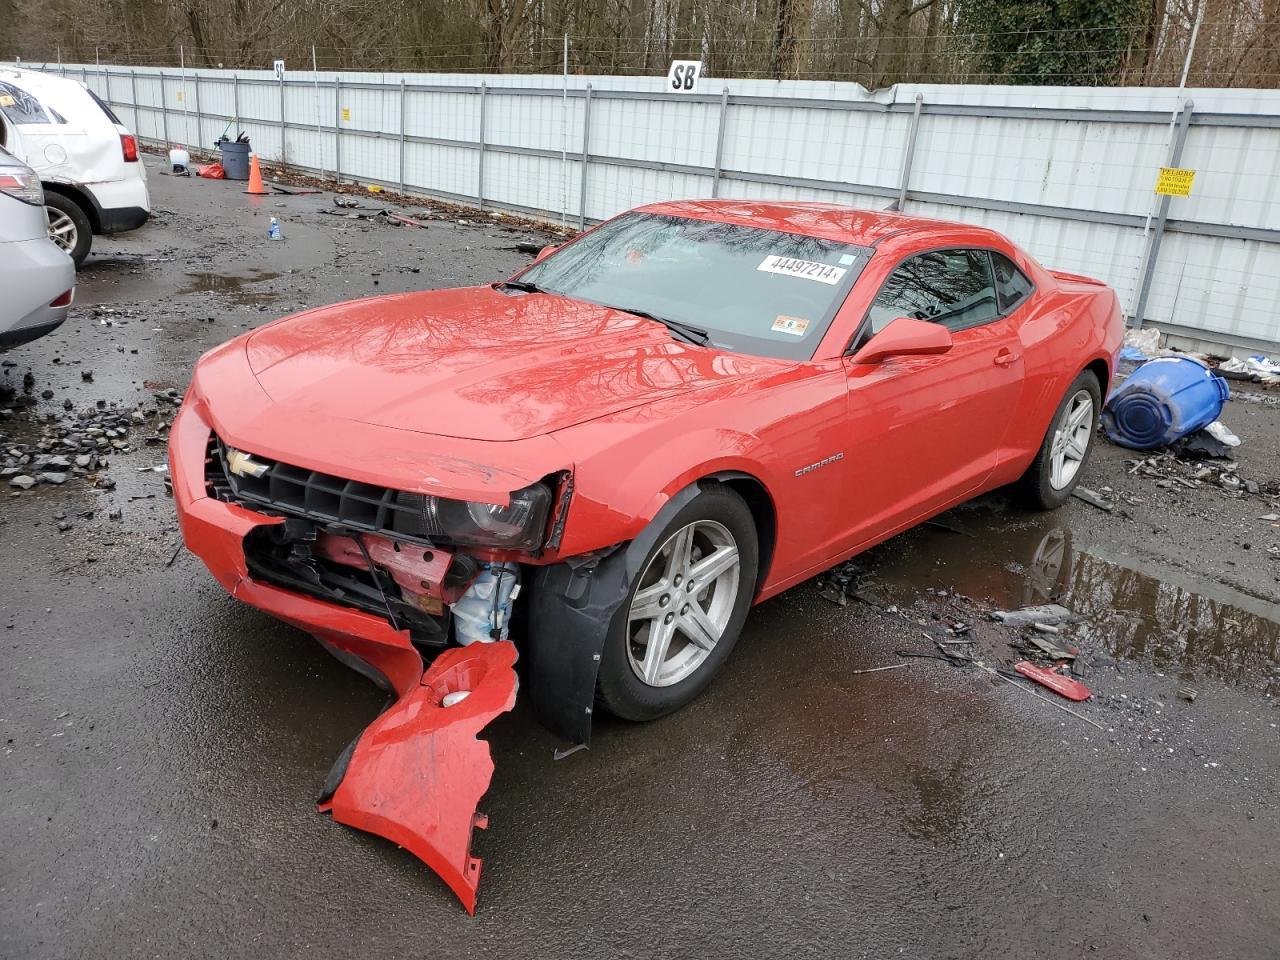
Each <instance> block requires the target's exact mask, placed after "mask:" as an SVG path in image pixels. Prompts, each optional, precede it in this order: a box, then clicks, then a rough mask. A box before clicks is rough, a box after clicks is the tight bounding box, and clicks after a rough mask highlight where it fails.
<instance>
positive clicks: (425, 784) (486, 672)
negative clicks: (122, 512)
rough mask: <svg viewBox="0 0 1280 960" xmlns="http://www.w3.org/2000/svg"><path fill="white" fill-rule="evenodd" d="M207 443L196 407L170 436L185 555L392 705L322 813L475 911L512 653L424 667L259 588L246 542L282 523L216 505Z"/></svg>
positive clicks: (512, 677) (354, 752)
mask: <svg viewBox="0 0 1280 960" xmlns="http://www.w3.org/2000/svg"><path fill="white" fill-rule="evenodd" d="M209 434H210V427H209V425H208V424H207V423H205V422H204V421H203V419H202V418H201V417H200V416H199V414H198V412H197V411H196V410H195V409H194V408H191V407H187V406H184V408H183V409H182V411H181V412H180V413H179V415H178V417H177V418H175V420H174V424H173V428H172V431H171V438H170V446H169V459H170V474H171V476H172V479H173V492H174V501H175V503H176V505H177V510H178V518H179V522H180V524H181V528H182V536H183V539H184V540H185V542H186V544H187V547H188V549H190V550H191V552H193V553H195V554H196V555H197V556H199V557H200V558H201V560H203V561H204V563H205V565H206V566H208V568H209V570H210V571H211V572H212V573H213V575H214V576H215V577H216V578H217V579H218V581H219V582H220V583H221V584H222V585H223V587H225V588H226V589H227V590H228V591H229V592H230V593H231V595H232V596H234V597H236V598H237V599H239V600H243V601H245V602H246V603H249V604H251V605H252V606H255V607H257V608H258V609H260V610H264V611H266V612H267V613H270V614H272V615H273V616H276V617H278V618H280V619H281V620H284V621H285V622H287V623H289V624H292V625H293V626H295V627H297V628H299V629H301V630H305V631H307V632H308V633H311V634H312V635H314V636H315V637H316V638H317V639H318V640H320V641H321V642H322V643H323V644H324V646H325V647H326V648H327V649H329V650H330V652H332V653H334V655H335V656H337V657H338V658H339V659H340V660H342V661H343V662H344V663H347V664H348V665H349V666H352V667H355V668H356V669H359V670H360V671H361V672H362V673H365V674H366V675H367V676H369V677H370V678H371V679H373V680H374V681H375V682H377V683H379V684H380V685H382V686H384V687H386V688H389V689H390V690H391V692H392V693H393V695H394V698H395V700H394V702H393V703H392V704H391V706H389V707H388V708H387V709H386V710H385V711H384V712H383V713H382V714H381V715H380V716H379V717H378V719H377V720H375V721H374V722H373V723H372V724H371V725H370V726H369V727H368V728H366V729H365V731H364V732H363V733H361V734H360V736H359V737H358V738H357V739H356V741H355V742H354V743H353V745H352V747H350V748H348V750H347V751H346V752H345V753H344V754H343V756H342V757H341V758H340V759H339V761H338V763H337V764H336V765H335V768H334V771H333V772H332V773H331V774H330V776H329V778H328V780H327V781H326V785H325V794H324V796H322V797H321V803H320V809H321V810H322V811H327V812H329V813H331V814H332V815H333V818H334V819H335V820H336V821H338V822H339V823H344V824H347V825H349V826H353V827H356V828H358V829H361V830H365V831H368V832H370V833H376V834H378V835H379V836H383V837H386V838H387V839H389V840H392V841H393V842H395V843H397V844H399V845H400V846H402V847H404V848H405V849H407V850H409V851H410V852H411V853H413V854H414V855H415V856H417V857H419V858H420V859H421V860H423V861H424V862H425V863H426V864H427V865H428V866H430V867H431V868H432V869H433V870H435V872H436V873H438V874H439V875H440V876H441V877H442V878H443V879H444V881H445V882H446V883H447V884H448V885H449V886H450V888H451V889H452V890H453V891H454V892H455V893H456V894H457V895H458V897H459V899H461V900H462V903H463V905H464V906H465V907H466V908H467V911H468V912H474V910H475V902H476V887H477V884H478V883H479V880H480V861H479V860H478V859H476V858H475V857H473V856H472V855H471V836H472V830H473V828H474V827H477V826H478V827H482V828H483V827H484V826H485V825H486V822H487V821H486V818H485V817H484V816H483V815H482V814H479V813H477V812H476V806H477V804H478V803H479V801H480V798H481V797H482V796H483V795H484V793H485V791H486V790H487V789H488V787H489V782H490V780H491V778H492V776H493V761H492V759H491V758H490V755H489V748H488V746H487V744H485V743H484V741H482V740H479V739H477V736H476V735H477V734H478V733H479V732H480V730H481V729H483V728H484V727H485V725H486V724H488V723H489V722H490V721H491V720H493V719H494V718H495V717H496V716H498V715H499V714H501V713H504V712H506V711H508V710H510V709H511V708H512V706H514V704H515V698H516V689H517V679H516V673H515V669H514V667H515V662H516V649H515V646H514V645H512V644H511V643H509V642H506V641H502V642H497V643H477V644H472V645H471V646H469V647H465V648H453V649H449V650H445V651H444V652H442V653H441V654H440V655H439V656H438V657H436V659H435V660H434V661H433V662H432V664H431V665H430V667H429V668H426V669H424V663H423V659H422V655H421V654H420V653H419V652H418V650H417V648H416V647H414V645H413V643H412V642H411V641H410V637H409V633H408V631H406V630H396V629H394V628H393V627H392V626H391V625H390V624H389V623H388V622H387V621H386V620H384V619H381V618H379V617H376V616H373V615H371V614H368V613H364V612H362V611H359V610H354V609H350V608H347V607H343V606H339V605H337V604H333V603H329V602H327V601H325V600H321V599H317V598H315V597H310V596H306V595H303V594H300V593H294V592H292V591H290V590H285V589H282V588H280V587H276V586H273V585H272V584H268V583H263V582H260V581H257V580H254V579H252V578H251V577H250V575H249V571H248V564H247V561H246V559H245V553H244V546H243V544H244V538H245V536H246V535H247V534H248V533H249V532H250V531H252V530H253V529H254V528H256V527H260V526H263V525H269V524H277V523H280V522H282V521H281V520H280V519H278V518H272V517H267V516H264V515H261V514H257V513H254V512H252V511H250V510H246V509H244V508H243V507H239V506H237V505H235V504H229V503H223V502H222V501H220V500H215V499H212V498H210V497H209V496H207V492H206V489H205V486H204V451H205V449H206V447H207V445H208V441H209ZM464 691H465V692H466V696H465V698H462V699H459V700H458V702H450V705H448V706H446V705H445V703H446V701H445V698H446V696H448V695H449V694H454V695H457V694H459V693H462V692H464ZM452 699H454V698H451V700H452Z"/></svg>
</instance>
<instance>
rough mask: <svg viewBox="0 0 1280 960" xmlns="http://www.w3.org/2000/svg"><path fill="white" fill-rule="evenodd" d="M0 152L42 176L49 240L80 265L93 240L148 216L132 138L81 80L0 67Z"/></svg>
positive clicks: (142, 176) (148, 204)
mask: <svg viewBox="0 0 1280 960" xmlns="http://www.w3.org/2000/svg"><path fill="white" fill-rule="evenodd" d="M0 147H4V148H6V149H7V150H8V151H9V152H10V153H12V154H13V155H14V156H15V157H17V158H18V159H19V160H22V161H24V162H25V163H26V164H27V165H28V166H30V167H31V168H32V169H33V170H35V172H36V173H37V174H38V175H39V177H40V182H41V184H42V185H43V187H44V194H45V206H46V208H47V210H48V214H49V236H50V238H51V239H52V240H53V241H54V242H55V243H57V244H58V245H59V246H60V247H62V248H63V249H64V250H66V251H67V253H69V254H71V258H72V259H73V260H74V261H75V262H76V263H77V264H79V263H80V262H82V261H83V260H84V258H85V257H86V256H87V255H88V253H89V246H90V244H91V243H92V242H93V234H95V233H118V232H120V231H122V230H133V229H135V228H137V227H140V226H142V224H144V223H145V222H146V220H147V217H149V216H150V215H151V198H150V197H149V196H148V194H147V174H146V170H145V169H144V167H143V165H142V163H141V161H140V160H139V157H138V141H137V138H136V137H134V135H133V134H132V133H130V132H129V130H128V128H127V127H125V126H124V125H123V124H122V123H121V122H120V121H119V120H118V119H117V118H116V115H115V114H114V113H112V112H111V108H110V107H108V106H107V105H106V104H105V103H103V102H102V101H101V100H100V99H98V97H97V95H96V94H95V93H93V91H91V90H90V89H89V88H88V87H86V86H85V85H84V84H83V83H80V82H79V81H78V80H71V79H69V78H66V77H58V76H54V75H52V74H48V73H40V72H38V71H35V70H20V69H15V68H11V67H0Z"/></svg>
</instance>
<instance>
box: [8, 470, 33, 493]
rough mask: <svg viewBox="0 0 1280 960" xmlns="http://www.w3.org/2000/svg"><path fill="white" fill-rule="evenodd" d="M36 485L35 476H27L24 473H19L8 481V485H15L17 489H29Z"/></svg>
mask: <svg viewBox="0 0 1280 960" xmlns="http://www.w3.org/2000/svg"><path fill="white" fill-rule="evenodd" d="M35 485H36V479H35V477H29V476H27V475H26V474H25V473H24V474H19V475H18V476H16V477H14V478H13V479H12V480H10V481H9V486H11V487H17V488H18V489H19V490H30V489H31V488H32V487H34V486H35Z"/></svg>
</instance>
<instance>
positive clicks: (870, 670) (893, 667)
mask: <svg viewBox="0 0 1280 960" xmlns="http://www.w3.org/2000/svg"><path fill="white" fill-rule="evenodd" d="M909 666H911V664H909V663H891V664H889V665H888V666H887V667H870V668H868V669H866V670H850V671H849V675H850V676H856V675H857V674H860V673H880V672H881V671H882V670H902V669H904V668H905V667H909Z"/></svg>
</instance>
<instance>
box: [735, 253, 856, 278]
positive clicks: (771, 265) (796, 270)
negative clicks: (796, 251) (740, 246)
mask: <svg viewBox="0 0 1280 960" xmlns="http://www.w3.org/2000/svg"><path fill="white" fill-rule="evenodd" d="M756 269H757V270H763V271H764V272H765V273H780V274H782V275H783V276H784V277H801V278H803V279H805V280H817V281H818V282H819V283H827V284H836V283H839V282H840V278H841V277H843V276H844V275H845V273H846V272H847V271H846V270H845V268H844V267H833V266H831V265H830V264H826V263H818V262H816V261H814V260H796V259H795V258H794V257H779V256H772V257H765V258H764V262H763V263H761V264H760V266H758V267H756Z"/></svg>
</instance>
